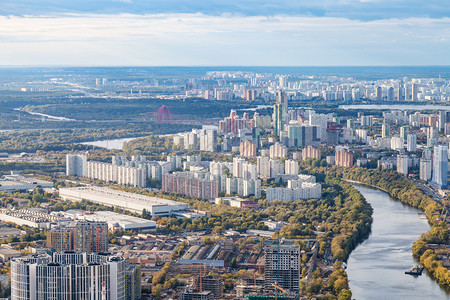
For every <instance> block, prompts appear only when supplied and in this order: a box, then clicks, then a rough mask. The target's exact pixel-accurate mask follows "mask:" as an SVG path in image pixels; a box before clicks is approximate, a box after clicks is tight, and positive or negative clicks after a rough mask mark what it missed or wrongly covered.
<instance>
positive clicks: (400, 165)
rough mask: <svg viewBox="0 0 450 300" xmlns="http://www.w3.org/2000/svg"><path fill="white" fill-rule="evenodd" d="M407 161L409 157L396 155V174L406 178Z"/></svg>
mask: <svg viewBox="0 0 450 300" xmlns="http://www.w3.org/2000/svg"><path fill="white" fill-rule="evenodd" d="M408 161H409V157H408V155H407V154H399V155H397V172H398V173H400V174H403V175H405V176H408Z"/></svg>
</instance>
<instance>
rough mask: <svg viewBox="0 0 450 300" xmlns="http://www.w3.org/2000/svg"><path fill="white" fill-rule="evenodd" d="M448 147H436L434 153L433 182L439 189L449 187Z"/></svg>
mask: <svg viewBox="0 0 450 300" xmlns="http://www.w3.org/2000/svg"><path fill="white" fill-rule="evenodd" d="M447 151H448V149H447V146H436V147H434V153H433V183H434V184H435V185H436V186H437V187H438V188H439V189H446V188H447V173H448V153H447Z"/></svg>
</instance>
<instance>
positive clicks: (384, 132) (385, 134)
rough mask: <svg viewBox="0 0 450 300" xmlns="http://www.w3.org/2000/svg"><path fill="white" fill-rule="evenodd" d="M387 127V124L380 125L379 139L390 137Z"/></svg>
mask: <svg viewBox="0 0 450 300" xmlns="http://www.w3.org/2000/svg"><path fill="white" fill-rule="evenodd" d="M389 129H390V128H389V125H388V124H383V125H381V137H382V138H386V137H388V136H390V130H389Z"/></svg>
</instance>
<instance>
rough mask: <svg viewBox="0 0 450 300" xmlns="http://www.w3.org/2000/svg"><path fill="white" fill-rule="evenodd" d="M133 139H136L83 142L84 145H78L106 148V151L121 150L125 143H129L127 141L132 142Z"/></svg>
mask: <svg viewBox="0 0 450 300" xmlns="http://www.w3.org/2000/svg"><path fill="white" fill-rule="evenodd" d="M134 139H137V137H132V138H122V139H112V140H101V141H93V142H84V143H80V144H82V145H90V146H96V147H101V148H106V149H109V150H122V148H123V145H124V144H125V143H126V142H129V141H131V140H134Z"/></svg>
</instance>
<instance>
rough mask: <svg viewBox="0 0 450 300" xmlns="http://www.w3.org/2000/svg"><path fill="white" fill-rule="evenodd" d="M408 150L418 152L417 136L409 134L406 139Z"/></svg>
mask: <svg viewBox="0 0 450 300" xmlns="http://www.w3.org/2000/svg"><path fill="white" fill-rule="evenodd" d="M406 150H407V151H408V152H415V151H416V150H417V135H415V134H408V136H407V139H406Z"/></svg>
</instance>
